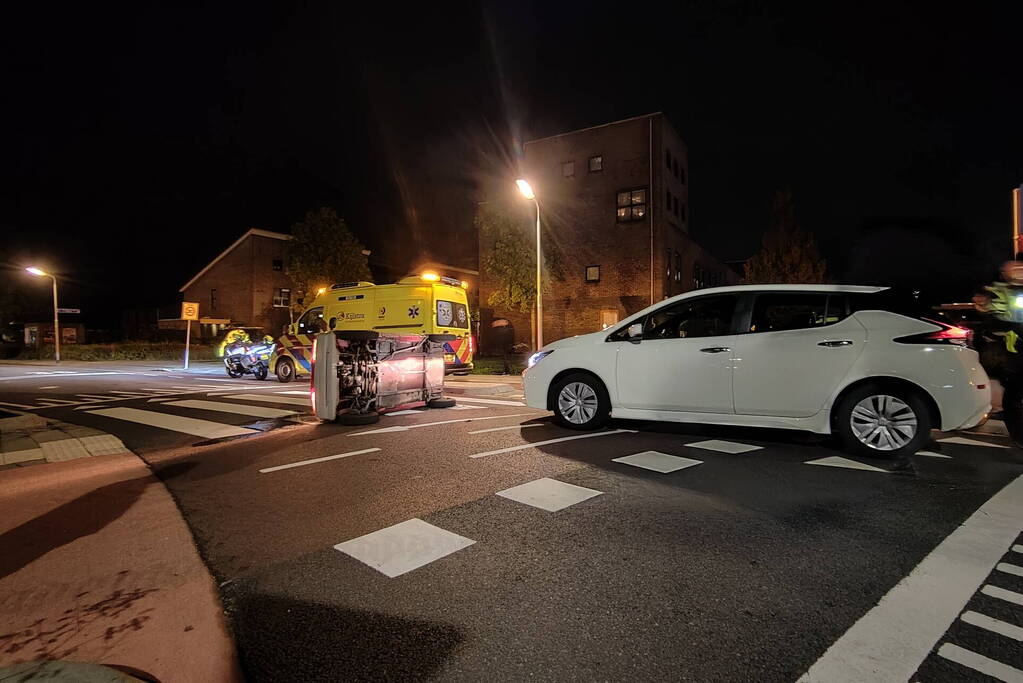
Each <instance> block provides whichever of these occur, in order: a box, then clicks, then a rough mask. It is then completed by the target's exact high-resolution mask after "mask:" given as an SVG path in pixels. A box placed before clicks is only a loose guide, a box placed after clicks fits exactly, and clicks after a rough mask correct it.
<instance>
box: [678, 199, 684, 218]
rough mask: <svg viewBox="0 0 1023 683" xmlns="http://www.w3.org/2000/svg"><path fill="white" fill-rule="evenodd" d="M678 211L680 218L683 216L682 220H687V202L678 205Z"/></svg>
mask: <svg viewBox="0 0 1023 683" xmlns="http://www.w3.org/2000/svg"><path fill="white" fill-rule="evenodd" d="M678 212H679V213H678V215H679V218H681V219H682V220H685V219H686V205H685V203H683V204H682V205H681V206H680V207H678Z"/></svg>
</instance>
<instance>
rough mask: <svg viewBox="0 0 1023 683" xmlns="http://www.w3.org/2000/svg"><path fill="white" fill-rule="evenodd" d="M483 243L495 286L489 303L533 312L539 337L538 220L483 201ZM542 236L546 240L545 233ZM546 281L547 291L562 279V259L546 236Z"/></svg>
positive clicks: (479, 224) (479, 222)
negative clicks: (537, 288) (536, 222)
mask: <svg viewBox="0 0 1023 683" xmlns="http://www.w3.org/2000/svg"><path fill="white" fill-rule="evenodd" d="M475 223H476V230H477V233H478V234H479V236H480V244H482V245H484V249H483V253H482V254H481V256H480V270H481V271H482V272H484V273H486V277H487V280H488V281H490V282H492V283H493V285H494V291H493V292H491V293H490V295H489V296H488V297H487V304H489V305H491V306H493V307H494V308H497V309H503V310H506V311H514V312H518V313H526V312H527V311H528V312H529V313H530V315H531V319H530V326H531V327H532V328H533V330H532V337H533V338H534V339H535V337H536V309H535V307H534V306H535V304H536V232H535V230H534V229H533V226H535V223H533V222H532V221H530V220H527V219H526V218H525V216H523V215H521V214H520V213H517V212H514V211H509V210H508V209H507V207H503V206H501V205H500V204H483V205H481V206H480V209H479V211H477V213H476V218H475ZM541 239H544V237H543V235H541ZM542 248H543V281H542V282H541V286H542V287H543V292H544V293H545V294H546V293H548V292H550V291H551V286H552V282H553V281H555V280H560V279H561V277H562V272H561V259H560V258H559V254H558V251H557V249H556V248H555V247H554V245H553V242H552V240H550V239H544V242H543V245H542Z"/></svg>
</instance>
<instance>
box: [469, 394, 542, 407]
mask: <svg viewBox="0 0 1023 683" xmlns="http://www.w3.org/2000/svg"><path fill="white" fill-rule="evenodd" d="M454 398H455V399H456V400H458V401H467V402H469V403H488V404H490V405H493V406H518V407H520V408H521V407H522V406H524V405H526V404H525V403H523V402H522V401H499V400H497V399H493V398H473V397H471V396H455V397H454Z"/></svg>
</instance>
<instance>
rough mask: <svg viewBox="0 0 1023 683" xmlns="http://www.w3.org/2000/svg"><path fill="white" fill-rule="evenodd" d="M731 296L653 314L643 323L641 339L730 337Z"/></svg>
mask: <svg viewBox="0 0 1023 683" xmlns="http://www.w3.org/2000/svg"><path fill="white" fill-rule="evenodd" d="M735 300H736V299H735V297H734V296H708V297H702V298H700V299H691V300H687V301H679V302H678V303H675V304H672V305H670V306H665V307H664V308H662V309H659V310H657V311H654V312H653V313H651V314H649V315H648V316H647V317H646V320H645V321H644V323H643V339H691V338H694V337H716V336H719V335H723V334H730V333H731V329H732V314H733V313H734V312H735Z"/></svg>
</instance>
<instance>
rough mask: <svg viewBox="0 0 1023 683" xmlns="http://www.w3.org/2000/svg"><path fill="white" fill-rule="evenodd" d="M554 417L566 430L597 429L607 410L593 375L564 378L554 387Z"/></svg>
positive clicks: (607, 403)
mask: <svg viewBox="0 0 1023 683" xmlns="http://www.w3.org/2000/svg"><path fill="white" fill-rule="evenodd" d="M553 397H554V401H553V404H554V418H555V419H556V420H557V421H558V424H560V425H561V426H563V427H568V428H569V429H599V428H600V427H603V426H604V424H605V423H606V422H607V419H608V415H610V413H611V399H610V398H609V397H608V395H607V389H605V388H604V384H603V383H602V382H601V381H600V380H598V379H596V378H595V377H594V376H593V375H588V374H585V373H578V374H574V375H569V376H568V377H565V378H564V379H562V380H561V381H560V382H558V383H557V385H555V387H554V392H553Z"/></svg>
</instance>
